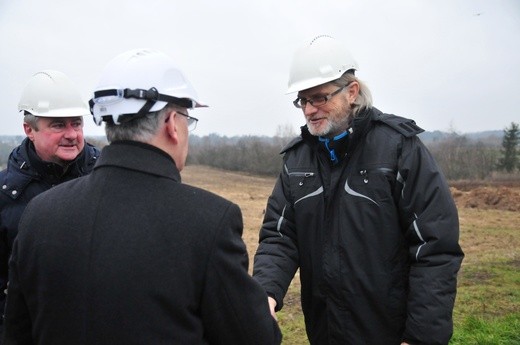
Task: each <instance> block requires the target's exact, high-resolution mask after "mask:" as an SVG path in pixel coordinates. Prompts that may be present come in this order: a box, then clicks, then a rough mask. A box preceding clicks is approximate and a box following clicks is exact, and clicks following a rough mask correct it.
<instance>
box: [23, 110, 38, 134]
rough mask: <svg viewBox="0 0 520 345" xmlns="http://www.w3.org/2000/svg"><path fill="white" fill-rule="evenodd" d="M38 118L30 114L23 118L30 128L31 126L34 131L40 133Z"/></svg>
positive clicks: (27, 113) (25, 114)
mask: <svg viewBox="0 0 520 345" xmlns="http://www.w3.org/2000/svg"><path fill="white" fill-rule="evenodd" d="M38 120H39V117H38V116H34V115H33V114H31V113H29V112H25V113H24V116H23V122H25V123H27V124H28V125H29V126H31V128H32V129H34V130H35V131H36V132H38V129H39V128H38Z"/></svg>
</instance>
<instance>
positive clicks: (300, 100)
mask: <svg viewBox="0 0 520 345" xmlns="http://www.w3.org/2000/svg"><path fill="white" fill-rule="evenodd" d="M350 84H352V82H350V83H348V84H345V85H343V86H341V87H340V88H339V89H337V90H336V91H334V92H331V93H329V94H328V95H324V96H321V95H320V96H313V97H312V98H310V99H307V98H305V97H297V98H296V99H295V100H294V101H293V104H294V106H295V107H296V108H298V109H303V108H305V106H306V105H307V103H310V104H311V105H312V106H313V107H321V106H322V105H325V104H326V103H327V102H328V101H329V100H330V99H331V98H332V97H334V96H335V95H337V94H338V93H340V92H341V91H343V89H345V88H346V87H348V86H350Z"/></svg>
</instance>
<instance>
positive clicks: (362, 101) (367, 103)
mask: <svg viewBox="0 0 520 345" xmlns="http://www.w3.org/2000/svg"><path fill="white" fill-rule="evenodd" d="M353 81H356V82H357V83H358V84H359V94H358V96H357V98H356V100H355V101H354V103H353V104H352V116H353V117H356V116H358V114H359V113H360V112H361V111H362V110H364V109H370V108H372V93H371V92H370V89H369V88H368V86H367V85H366V84H365V83H364V82H362V81H361V80H359V79H358V78H357V77H356V76H355V75H354V74H352V73H351V72H348V71H347V72H345V73H343V75H342V76H341V77H339V78H338V79H336V80H334V81H333V82H332V83H333V84H335V85H338V86H343V85H347V84H350V83H351V82H353Z"/></svg>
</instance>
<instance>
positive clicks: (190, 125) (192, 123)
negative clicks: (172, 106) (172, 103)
mask: <svg viewBox="0 0 520 345" xmlns="http://www.w3.org/2000/svg"><path fill="white" fill-rule="evenodd" d="M175 112H176V113H177V114H179V115H182V116H185V117H186V120H188V131H190V132H191V131H193V130H195V128H197V122H199V119H197V118H195V117H193V116H190V115H188V114H184V113H181V112H180V111H178V110H176V111H175Z"/></svg>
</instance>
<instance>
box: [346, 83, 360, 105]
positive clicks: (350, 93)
mask: <svg viewBox="0 0 520 345" xmlns="http://www.w3.org/2000/svg"><path fill="white" fill-rule="evenodd" d="M358 95H359V83H358V82H357V81H353V82H352V83H351V84H350V85H349V86H348V89H347V97H348V101H349V103H354V101H355V100H356V98H357V96H358Z"/></svg>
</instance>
